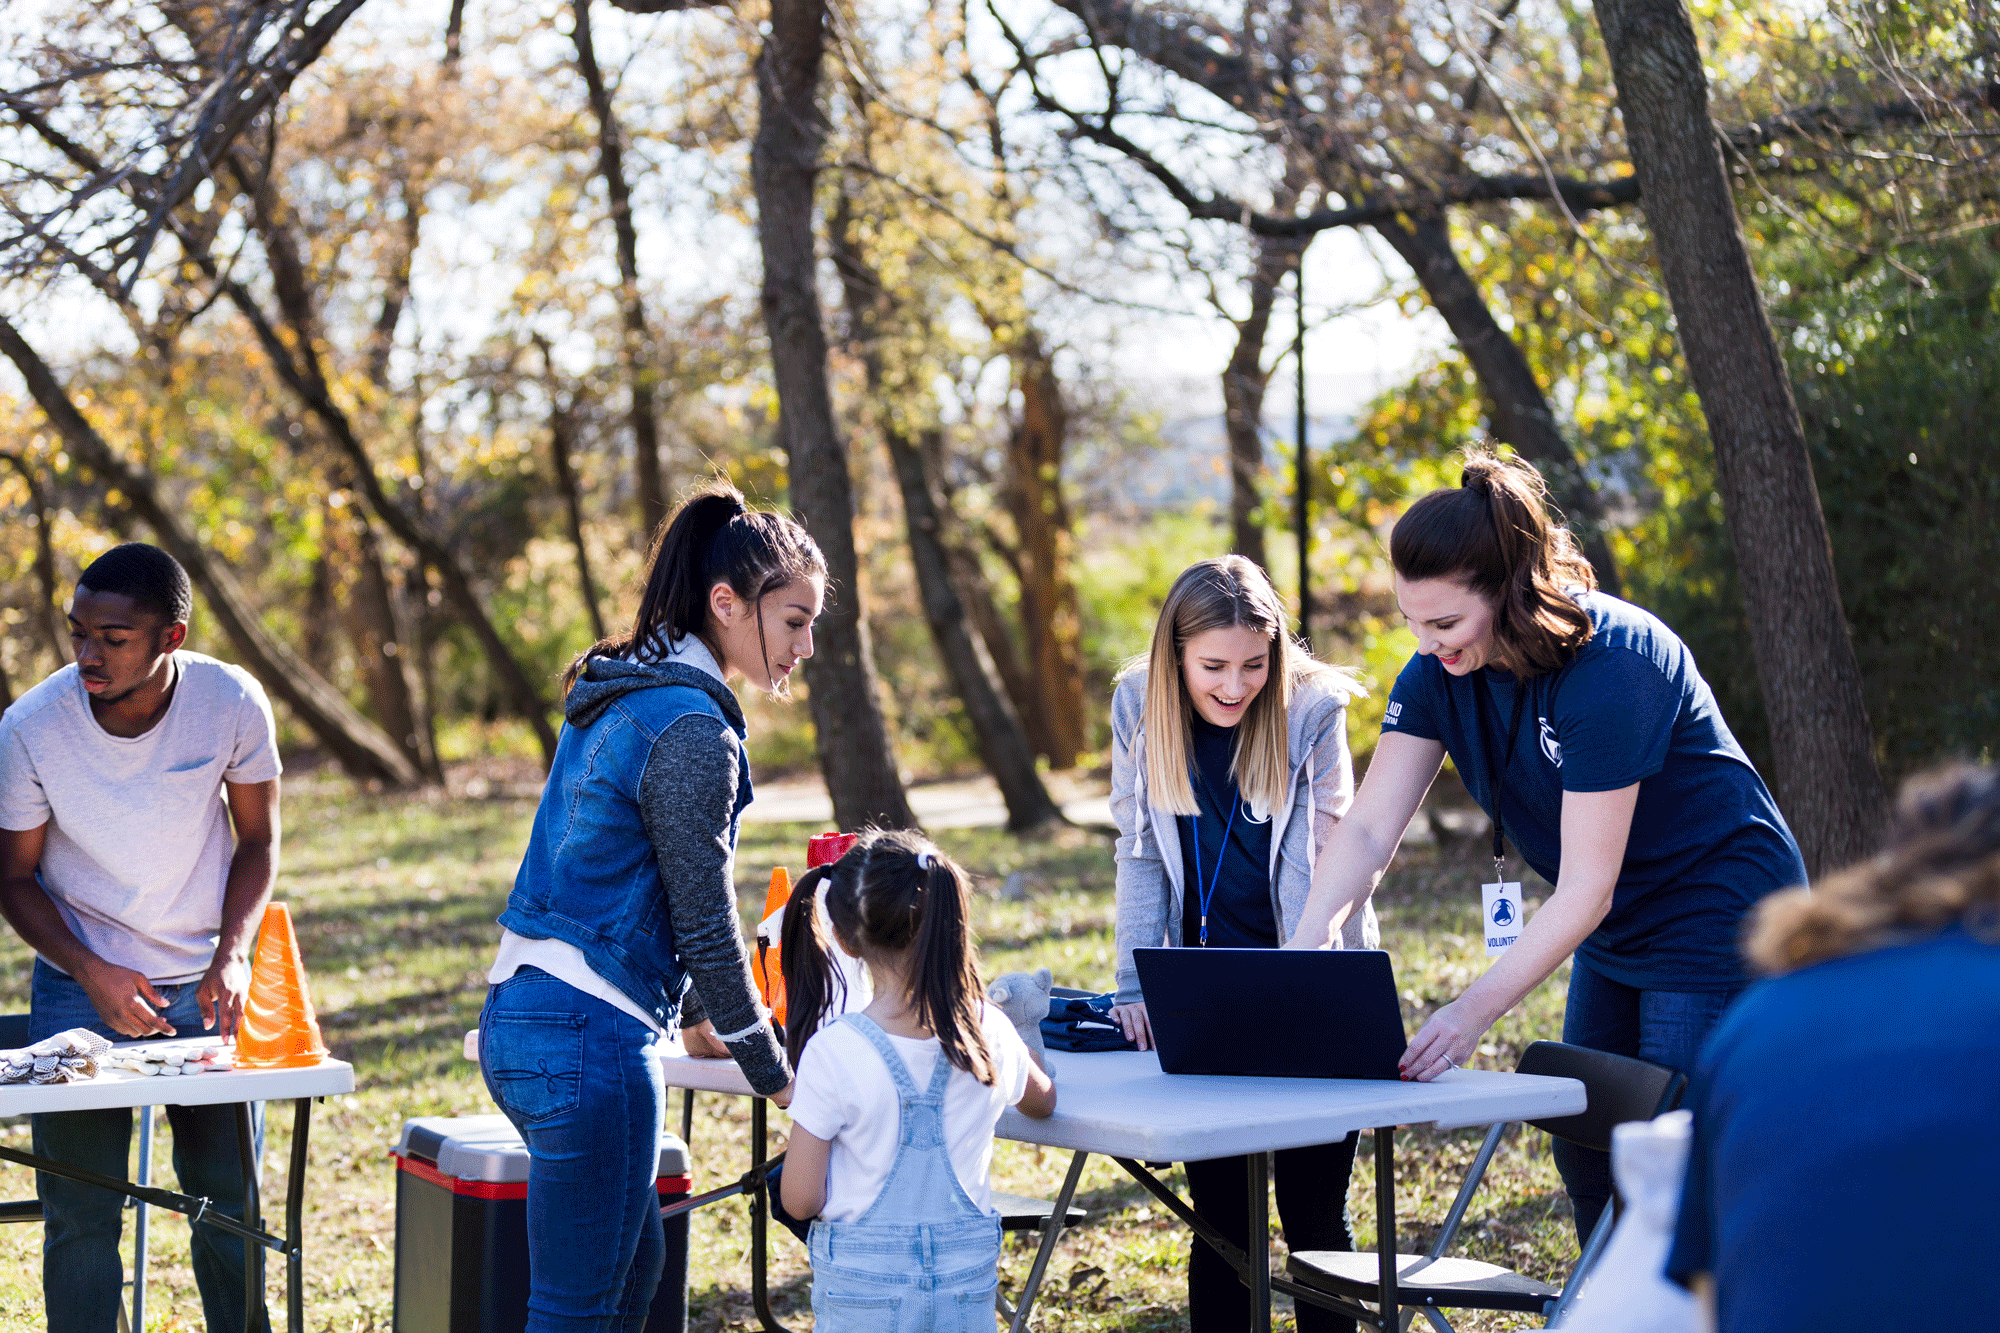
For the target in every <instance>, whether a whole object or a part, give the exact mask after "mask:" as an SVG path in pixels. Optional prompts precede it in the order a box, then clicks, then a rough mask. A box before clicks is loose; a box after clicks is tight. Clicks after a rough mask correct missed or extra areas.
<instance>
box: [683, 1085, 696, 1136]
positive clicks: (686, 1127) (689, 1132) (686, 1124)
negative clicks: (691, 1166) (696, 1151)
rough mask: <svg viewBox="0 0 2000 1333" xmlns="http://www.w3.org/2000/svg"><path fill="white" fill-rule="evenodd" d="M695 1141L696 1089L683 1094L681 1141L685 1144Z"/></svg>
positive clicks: (690, 1089)
mask: <svg viewBox="0 0 2000 1333" xmlns="http://www.w3.org/2000/svg"><path fill="white" fill-rule="evenodd" d="M693 1142H694V1089H693V1088H689V1089H687V1090H686V1091H685V1092H683V1093H682V1094H681V1143H682V1145H683V1146H687V1145H690V1144H692V1143H693Z"/></svg>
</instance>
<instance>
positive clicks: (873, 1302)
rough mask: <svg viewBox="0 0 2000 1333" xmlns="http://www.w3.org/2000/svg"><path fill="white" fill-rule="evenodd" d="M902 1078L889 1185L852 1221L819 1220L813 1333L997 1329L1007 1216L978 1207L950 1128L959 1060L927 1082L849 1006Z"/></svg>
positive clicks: (942, 1065)
mask: <svg viewBox="0 0 2000 1333" xmlns="http://www.w3.org/2000/svg"><path fill="white" fill-rule="evenodd" d="M840 1021H841V1022H843V1023H852V1024H854V1026H855V1028H856V1029H857V1030H858V1031H859V1032H860V1033H861V1035H862V1036H864V1037H866V1038H868V1041H869V1044H870V1045H872V1046H874V1048H875V1049H876V1050H877V1051H878V1052H880V1053H881V1056H882V1063H883V1064H885V1065H887V1066H888V1067H889V1074H890V1077H892V1078H894V1079H895V1081H896V1100H897V1104H898V1110H899V1112H900V1114H901V1116H902V1134H901V1135H900V1137H899V1138H898V1140H897V1143H896V1160H895V1162H894V1163H892V1164H891V1165H890V1167H889V1178H888V1179H887V1180H885V1181H883V1182H882V1192H881V1193H880V1194H878V1195H876V1196H875V1202H874V1203H872V1204H870V1205H869V1206H868V1211H867V1212H865V1213H863V1214H862V1215H861V1218H860V1220H859V1221H855V1222H824V1221H820V1222H814V1223H813V1224H812V1241H811V1246H810V1248H811V1251H812V1267H813V1289H812V1293H813V1328H814V1330H815V1333H993V1329H994V1315H993V1306H994V1299H993V1298H994V1295H995V1293H996V1287H997V1284H998V1280H999V1264H1000V1217H999V1215H998V1214H997V1213H995V1214H988V1213H982V1212H980V1211H979V1209H977V1208H976V1207H974V1206H973V1203H972V1200H971V1198H970V1197H968V1196H967V1194H966V1192H965V1188H964V1186H962V1185H961V1184H959V1180H958V1173H957V1172H956V1171H954V1170H953V1169H952V1165H951V1155H950V1149H949V1147H948V1146H947V1145H946V1143H945V1137H944V1089H945V1084H946V1083H948V1082H949V1081H950V1080H951V1075H952V1063H951V1061H949V1060H947V1059H946V1058H945V1056H944V1052H942V1051H940V1052H938V1061H937V1068H936V1069H935V1070H933V1071H932V1073H931V1082H930V1086H929V1087H928V1088H926V1089H924V1090H923V1091H922V1092H918V1091H917V1084H916V1080H915V1079H913V1078H911V1077H910V1071H909V1067H908V1066H907V1065H905V1064H904V1063H903V1060H902V1057H901V1056H899V1055H897V1054H896V1049H895V1047H893V1046H891V1045H890V1044H889V1039H888V1038H887V1037H886V1036H884V1035H883V1034H882V1029H881V1028H879V1027H877V1026H876V1025H875V1023H874V1020H872V1019H870V1018H868V1017H867V1016H866V1015H865V1014H846V1015H843V1016H842V1017H841V1019H840Z"/></svg>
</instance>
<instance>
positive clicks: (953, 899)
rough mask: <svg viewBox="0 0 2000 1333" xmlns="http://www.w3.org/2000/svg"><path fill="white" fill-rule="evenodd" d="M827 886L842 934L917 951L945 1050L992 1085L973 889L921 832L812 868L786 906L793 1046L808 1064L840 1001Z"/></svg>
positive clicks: (876, 841)
mask: <svg viewBox="0 0 2000 1333" xmlns="http://www.w3.org/2000/svg"><path fill="white" fill-rule="evenodd" d="M822 883H824V884H825V885H826V886H827V890H826V911H827V916H828V917H830V918H831V919H832V921H833V929H834V933H835V934H837V935H838V936H839V937H840V938H841V939H842V940H844V941H845V942H846V943H848V944H850V945H855V946H858V947H859V948H860V949H861V950H862V951H863V952H864V953H869V952H872V953H883V954H903V953H908V955H909V957H910V961H911V969H910V1007H911V1009H912V1011H913V1014H914V1017H915V1018H916V1020H917V1022H918V1023H920V1024H922V1025H923V1026H924V1027H927V1028H929V1029H930V1030H931V1031H932V1032H934V1033H936V1034H937V1039H938V1045H939V1046H940V1047H941V1048H942V1049H943V1051H944V1058H945V1059H947V1060H949V1061H951V1063H952V1065H953V1066H954V1067H956V1068H959V1069H963V1070H964V1071H965V1072H966V1073H968V1074H970V1075H972V1076H973V1077H974V1078H976V1079H978V1080H979V1081H980V1082H981V1083H984V1084H986V1085H987V1086H989V1087H990V1086H992V1083H993V1079H994V1071H993V1053H992V1052H991V1051H989V1050H987V1048H986V1033H985V1030H984V1028H983V1027H982V1025H981V1018H982V1014H983V1010H984V1006H985V1002H986V993H985V990H984V988H983V987H982V986H981V985H980V982H979V969H978V967H977V965H976V964H975V962H974V960H973V956H972V926H971V904H970V901H969V899H970V891H969V889H968V887H967V885H966V882H965V873H964V872H963V871H961V870H960V869H959V868H958V867H957V866H955V865H953V864H952V863H951V858H950V857H948V856H946V855H945V854H944V853H943V852H941V851H939V850H938V849H937V848H936V847H934V846H932V845H931V843H930V841H929V840H928V839H926V838H924V837H922V836H920V835H918V834H915V833H904V832H899V831H894V830H886V829H875V830H871V831H869V832H867V833H864V834H862V835H861V840H860V841H859V842H857V843H855V844H854V846H852V847H850V848H849V849H848V851H847V855H845V856H843V857H841V858H840V859H839V860H838V861H835V862H834V863H833V864H832V865H828V866H819V867H816V868H814V869H812V870H808V871H807V872H806V873H805V874H804V875H803V876H801V877H800V879H799V883H798V887H797V888H795V889H793V890H792V900H791V902H789V903H788V904H786V906H785V928H784V935H783V938H781V939H780V940H779V948H780V950H781V956H782V958H783V960H784V973H785V1048H786V1051H785V1053H786V1054H787V1055H789V1056H790V1057H791V1060H792V1067H793V1068H794V1069H796V1068H798V1063H799V1056H800V1055H801V1054H803V1053H804V1051H805V1046H806V1042H807V1040H808V1039H809V1038H811V1036H812V1035H813V1033H814V1032H816V1031H818V1030H819V1025H820V1022H821V1021H822V1020H823V1019H824V1018H825V1017H826V1015H827V1014H828V1013H829V1012H831V1011H832V1010H833V1008H834V1007H835V1005H836V1004H837V1003H838V997H837V996H836V995H835V988H836V987H837V986H839V985H840V984H841V981H840V973H839V970H838V969H837V968H836V967H835V966H834V963H833V956H832V953H831V950H832V948H833V941H831V940H828V939H826V938H825V937H824V935H823V934H822V931H821V928H820V920H819V911H818V910H817V899H818V896H819V890H820V885H821V884H822Z"/></svg>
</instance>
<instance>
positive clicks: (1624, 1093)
mask: <svg viewBox="0 0 2000 1333" xmlns="http://www.w3.org/2000/svg"><path fill="white" fill-rule="evenodd" d="M1515 1068H1516V1070H1517V1071H1518V1072H1520V1073H1523V1074H1548V1075H1552V1076H1553V1077H1556V1078H1573V1079H1577V1080H1579V1081H1580V1082H1581V1083H1582V1084H1583V1086H1584V1088H1585V1089H1586V1091H1587V1093H1588V1096H1589V1099H1590V1100H1589V1102H1588V1104H1587V1105H1586V1107H1585V1109H1584V1110H1583V1111H1582V1112H1580V1113H1579V1114H1577V1115H1564V1116H1554V1117H1551V1118H1549V1119H1547V1120H1530V1121H1529V1122H1528V1123H1529V1124H1531V1125H1533V1126H1534V1127H1535V1128H1536V1129H1545V1130H1547V1131H1548V1132H1549V1133H1551V1134H1553V1135H1555V1136H1556V1137H1557V1138H1559V1139H1563V1140H1565V1141H1567V1142H1570V1143H1574V1144H1577V1145H1578V1146H1579V1147H1584V1148H1595V1149H1597V1150H1598V1151H1599V1152H1610V1151H1611V1129H1612V1127H1613V1126H1614V1125H1622V1124H1624V1123H1625V1122H1626V1121H1628V1120H1651V1119H1652V1118H1653V1117H1654V1116H1657V1115H1664V1114H1666V1113H1667V1112H1668V1111H1671V1110H1673V1109H1674V1108H1675V1107H1676V1106H1679V1105H1680V1103H1681V1095H1682V1094H1683V1093H1685V1092H1686V1091H1687V1082H1688V1080H1687V1075H1686V1074H1683V1073H1682V1072H1681V1071H1680V1070H1678V1069H1669V1068H1667V1066H1665V1065H1656V1064H1654V1063H1653V1062H1652V1061H1650V1060H1634V1059H1633V1058H1631V1057H1630V1056H1626V1055H1613V1054H1611V1053H1610V1052H1608V1051H1593V1050H1591V1049H1589V1048H1588V1047H1584V1046H1565V1045H1564V1044H1563V1043H1562V1042H1559V1041H1538V1042H1536V1043H1535V1044H1534V1045H1532V1046H1530V1047H1528V1049H1527V1050H1525V1051H1523V1052H1521V1063H1520V1064H1519V1065H1517V1066H1515Z"/></svg>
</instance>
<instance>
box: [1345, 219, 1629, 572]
mask: <svg viewBox="0 0 2000 1333" xmlns="http://www.w3.org/2000/svg"><path fill="white" fill-rule="evenodd" d="M1375 230H1376V231H1378V232H1379V233H1381V236H1382V239H1383V240H1385V241H1387V242H1388V243H1389V245H1390V247H1391V248H1392V249H1394V250H1395V252H1396V253H1397V254H1399V255H1401V256H1402V257H1403V262H1404V263H1406V264H1408V265H1409V266H1410V269H1411V271H1412V272H1414V273H1415V274H1416V276H1417V281H1418V282H1419V283H1420V284H1422V286H1423V289H1424V294H1425V295H1426V296H1428V297H1429V298H1430V302H1431V306H1432V307H1433V308H1434V309H1435V310H1436V311H1437V312H1438V314H1440V315H1442V316H1444V322H1445V324H1446V325H1447V326H1449V327H1450V329H1451V333H1452V337H1453V338H1455V339H1457V341H1458V345H1459V348H1460V350H1462V351H1463V352H1464V353H1465V359H1466V361H1468V362H1469V363H1470V364H1471V366H1472V373H1473V374H1475V375H1477V376H1478V377H1479V384H1480V387H1481V388H1483V389H1485V390H1486V396H1487V398H1488V400H1489V401H1491V403H1492V404H1493V433H1494V434H1495V435H1497V436H1499V437H1500V439H1501V440H1502V441H1504V442H1505V443H1507V444H1511V445H1512V446H1514V448H1515V449H1516V450H1517V451H1518V452H1519V453H1520V455H1521V456H1522V457H1523V458H1525V459H1527V460H1528V461H1529V462H1531V463H1533V464H1534V465H1535V466H1536V467H1537V468H1539V469H1541V473H1542V476H1543V477H1545V478H1546V479H1547V480H1548V483H1549V494H1550V496H1551V498H1553V499H1554V500H1555V502H1556V504H1557V506H1559V507H1560V508H1561V509H1562V511H1563V513H1564V514H1565V515H1566V516H1567V517H1568V518H1569V520H1570V522H1571V523H1572V524H1574V525H1575V526H1576V528H1577V529H1579V531H1578V534H1577V535H1578V537H1579V539H1580V541H1581V544H1582V546H1583V554H1584V556H1585V558H1587V559H1588V560H1589V561H1590V567H1591V568H1592V569H1594V570H1595V571H1597V583H1598V586H1599V587H1601V588H1603V589H1604V590H1605V591H1606V592H1608V593H1613V594H1616V593H1617V592H1619V591H1620V590H1621V588H1622V587H1623V584H1622V583H1621V582H1620V580H1619V578H1618V566H1617V563H1616V562H1615V561H1614V560H1613V559H1612V558H1611V547H1610V544H1609V543H1607V542H1606V541H1605V540H1604V506H1603V504H1602V503H1601V502H1600V501H1599V500H1598V498H1597V492H1596V491H1595V490H1594V489H1593V488H1592V487H1591V484H1590V480H1589V478H1587V477H1585V476H1584V475H1583V464H1582V463H1581V462H1580V461H1579V460H1578V459H1577V456H1576V451H1575V450H1573V449H1571V448H1570V445H1569V441H1568V440H1565V439H1564V438H1563V436H1562V432H1561V431H1560V430H1558V429H1556V416H1555V413H1554V412H1553V411H1552V410H1551V409H1550V408H1549V400H1548V398H1547V396H1546V395H1544V394H1543V393H1542V386H1541V384H1540V383H1538V382H1537V381H1536V379H1535V372H1534V370H1533V369H1532V368H1531V367H1530V366H1529V365H1528V358H1527V357H1526V355H1524V354H1523V353H1522V351H1521V348H1520V346H1519V344H1517V343H1516V342H1515V341H1514V340H1513V339H1512V338H1510V337H1508V336H1507V331H1506V330H1505V329H1503V328H1501V327H1500V322H1499V321H1498V320H1496V319H1494V318H1493V311H1492V310H1491V309H1490V308H1489V307H1488V306H1487V304H1486V296H1485V294H1484V293H1482V292H1481V291H1480V290H1479V284H1478V283H1476V282H1474V281H1473V280H1472V275H1471V274H1470V273H1467V272H1466V271H1465V266H1464V265H1462V264H1460V263H1459V262H1458V253H1457V252H1456V251H1455V250H1453V249H1452V244H1451V224H1450V223H1449V222H1448V221H1447V220H1446V218H1445V215H1444V214H1443V213H1420V214H1405V215H1403V216H1401V217H1398V218H1397V219H1396V220H1394V221H1391V222H1385V223H1380V224H1378V225H1377V226H1376V228H1375Z"/></svg>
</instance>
